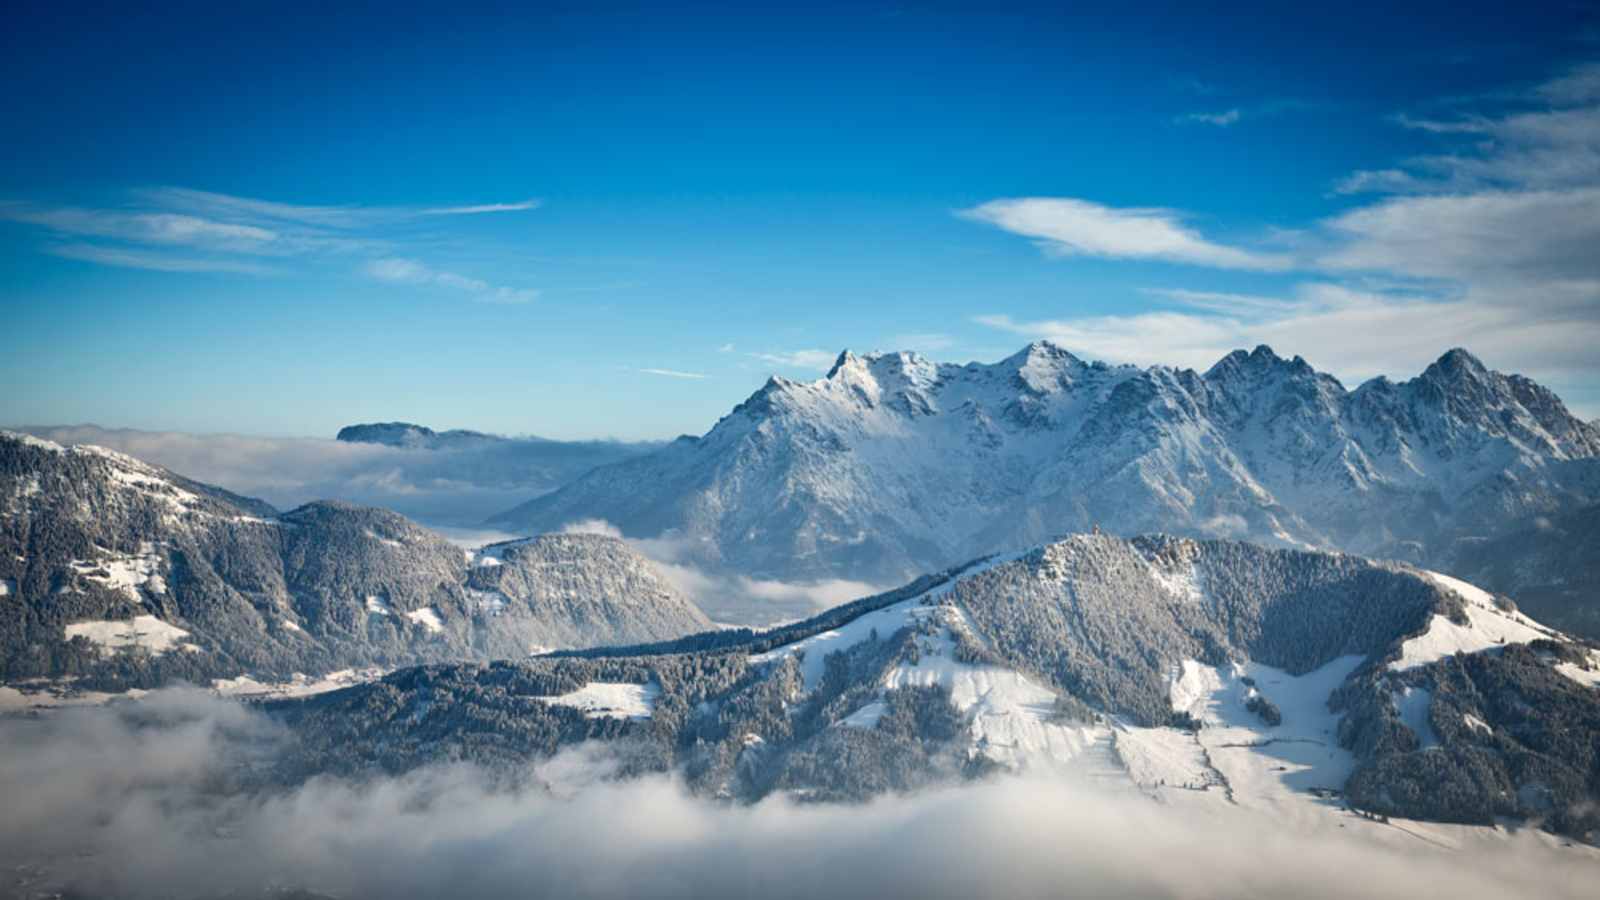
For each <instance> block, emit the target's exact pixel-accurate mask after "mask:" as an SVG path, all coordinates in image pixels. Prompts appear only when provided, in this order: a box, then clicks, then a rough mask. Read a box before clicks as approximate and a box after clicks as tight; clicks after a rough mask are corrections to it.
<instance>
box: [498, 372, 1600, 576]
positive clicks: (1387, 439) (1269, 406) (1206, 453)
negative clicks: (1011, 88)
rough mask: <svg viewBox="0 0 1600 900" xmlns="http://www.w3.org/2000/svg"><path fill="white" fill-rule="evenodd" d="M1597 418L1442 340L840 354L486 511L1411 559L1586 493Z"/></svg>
mask: <svg viewBox="0 0 1600 900" xmlns="http://www.w3.org/2000/svg"><path fill="white" fill-rule="evenodd" d="M1597 454H1600V429H1596V428H1595V427H1594V426H1593V425H1592V424H1589V423H1586V422H1583V421H1581V420H1579V419H1577V418H1575V417H1573V416H1572V415H1571V414H1570V413H1569V412H1568V411H1567V410H1566V408H1565V407H1564V406H1563V405H1562V403H1561V401H1560V400H1559V399H1558V398H1557V397H1556V396H1555V395H1554V394H1552V393H1551V392H1550V391H1548V390H1546V389H1544V388H1542V387H1540V386H1539V385H1537V384H1535V383H1534V382H1532V381H1530V380H1528V379H1526V378H1523V377H1521V376H1517V375H1502V374H1500V373H1498V372H1493V371H1490V370H1488V369H1486V368H1485V367H1484V366H1483V365H1482V364H1481V363H1480V362H1479V361H1478V360H1477V359H1475V358H1474V357H1472V356H1471V355H1470V354H1468V353H1467V352H1465V351H1462V350H1452V351H1451V352H1449V353H1447V354H1445V355H1444V356H1443V357H1441V358H1440V359H1439V360H1438V361H1437V362H1436V363H1434V364H1433V365H1431V366H1429V367H1428V369H1427V371H1425V372H1423V373H1422V374H1421V375H1420V376H1418V377H1416V378H1414V379H1412V380H1410V381H1405V382H1400V383H1395V382H1391V381H1388V380H1386V379H1377V380H1374V381H1370V382H1368V383H1366V384H1363V385H1361V386H1360V387H1359V388H1357V389H1355V390H1353V391H1352V390H1346V389H1345V387H1344V386H1343V385H1341V384H1340V383H1339V382H1338V381H1337V380H1335V379H1334V378H1333V377H1331V376H1329V375H1326V374H1323V373H1319V372H1317V371H1316V370H1314V369H1312V368H1311V366H1309V365H1308V364H1306V362H1305V361H1304V360H1301V359H1300V358H1298V357H1296V358H1294V359H1292V360H1291V359H1283V358H1280V357H1279V356H1277V355H1276V354H1274V353H1273V352H1272V351H1271V350H1270V349H1268V348H1266V347H1258V348H1256V350H1255V351H1253V352H1248V353H1247V352H1245V351H1242V350H1241V351H1236V352H1234V353H1232V354H1230V355H1229V356H1227V357H1225V358H1224V359H1222V360H1221V361H1220V362H1218V363H1217V364H1216V365H1215V366H1213V367H1212V368H1211V369H1210V370H1209V371H1207V372H1205V373H1198V372H1195V371H1192V370H1179V369H1170V368H1166V367H1161V366H1157V367H1153V368H1149V369H1140V368H1136V367H1133V366H1108V365H1105V364H1103V363H1088V362H1084V361H1083V360H1080V359H1078V358H1076V357H1074V356H1072V355H1071V354H1070V353H1068V352H1066V351H1065V350H1062V349H1060V348H1059V347H1056V346H1054V345H1051V344H1049V343H1037V344H1033V345H1030V346H1029V347H1027V348H1025V349H1024V350H1022V351H1021V352H1019V353H1017V354H1016V355H1014V356H1012V357H1010V358H1008V359H1005V360H1003V361H1001V362H998V363H995V364H993V365H980V364H969V365H965V366H957V365H946V364H935V363H932V362H930V361H928V360H926V359H923V358H922V357H920V356H917V355H915V354H908V353H897V354H887V355H872V356H865V357H857V356H854V355H852V354H850V353H848V352H847V353H845V354H843V355H841V356H840V357H839V360H838V362H837V364H836V365H835V366H834V367H833V370H832V371H830V372H829V373H828V375H827V376H826V377H825V378H823V379H820V380H818V381H815V382H810V383H800V382H793V381H788V380H784V379H780V378H774V379H772V380H771V381H769V382H768V383H767V385H766V386H765V387H763V388H762V389H761V390H759V391H757V392H756V393H755V394H754V395H752V396H751V397H750V399H749V400H747V401H746V402H744V403H743V404H741V405H739V406H738V407H736V408H735V409H734V410H733V411H732V412H731V413H730V414H728V415H727V416H726V417H724V418H723V419H722V420H721V421H720V422H718V423H717V425H716V426H715V427H714V428H712V429H711V431H709V432H708V433H707V434H706V435H704V436H703V437H700V438H680V439H679V440H677V441H675V442H673V443H672V444H670V445H668V446H667V447H666V448H664V449H662V450H660V451H658V452H656V453H653V454H650V455H648V456H644V457H640V458H637V459H632V460H627V461H624V462H621V463H616V464H613V465H608V466H604V467H601V468H598V469H596V470H594V471H592V472H590V473H589V474H587V475H585V476H583V477H582V478H579V479H578V480H577V481H575V482H573V483H572V484H569V485H567V486H566V487H564V488H562V489H561V490H559V491H556V492H554V493H552V494H549V495H546V496H543V497H539V498H536V499H534V500H532V501H529V502H528V503H525V504H523V505H522V506H519V507H517V508H515V509H512V510H510V511H508V512H506V513H504V514H502V515H500V516H498V517H496V518H495V519H494V520H493V521H494V522H495V523H496V524H498V525H500V526H502V527H508V528H513V529H518V530H523V531H527V532H537V531H549V530H554V529H556V528H559V527H560V526H562V525H564V524H566V523H568V522H571V521H574V520H578V519H588V518H601V519H605V520H607V521H609V522H611V523H612V524H614V525H616V526H617V527H619V528H620V529H621V530H622V531H623V533H625V534H626V535H628V536H630V537H658V536H666V537H672V538H677V539H679V540H680V541H681V542H682V545H683V546H684V547H686V548H689V550H688V552H690V553H692V554H696V555H697V559H698V561H699V562H700V563H702V564H705V565H712V566H724V567H727V568H730V569H734V570H738V571H741V572H744V573H747V574H752V575H761V576H767V577H774V578H784V579H797V578H819V577H851V578H860V579H867V580H892V579H894V578H904V577H910V575H912V574H914V573H916V572H922V571H929V570H932V569H935V568H938V567H941V566H946V565H950V564H952V563H954V562H958V561H960V560H963V559H968V558H971V557H972V556H974V555H977V554H981V553H987V552H994V551H1001V550H1005V549H1007V548H1015V547H1024V546H1029V545H1032V544H1037V543H1039V542H1041V541H1043V540H1048V539H1049V538H1050V537H1051V536H1053V535H1057V534H1062V533H1065V532H1069V531H1086V530H1089V529H1090V528H1091V527H1093V526H1099V527H1100V528H1102V529H1104V530H1107V531H1111V532H1115V533H1122V534H1134V533H1140V532H1145V531H1157V530H1159V531H1168V532H1177V533H1184V534H1191V535H1197V536H1205V535H1211V536H1232V537H1248V538H1251V539H1254V540H1260V541H1265V542H1269V543H1273V544H1277V545H1280V546H1282V545H1289V546H1310V547H1322V548H1338V549H1343V550H1347V551H1350V552H1358V553H1366V554H1376V555H1383V556H1397V557H1401V558H1407V559H1412V560H1416V561H1429V560H1434V559H1437V558H1438V557H1439V555H1440V554H1441V553H1443V552H1445V551H1446V550H1447V549H1448V548H1449V547H1451V546H1453V545H1454V543H1455V542H1456V541H1457V539H1458V538H1460V537H1462V536H1467V535H1480V536H1481V535H1490V534H1494V533H1497V532H1499V531H1501V530H1503V529H1504V528H1506V527H1507V526H1508V525H1509V524H1510V523H1513V522H1516V521H1519V520H1522V519H1525V518H1527V517H1531V516H1534V515H1540V514H1548V513H1552V512H1559V511H1562V510H1566V509H1571V508H1575V507H1577V506H1580V505H1583V504H1586V503H1592V502H1596V501H1597V500H1600V462H1597V460H1596V456H1597Z"/></svg>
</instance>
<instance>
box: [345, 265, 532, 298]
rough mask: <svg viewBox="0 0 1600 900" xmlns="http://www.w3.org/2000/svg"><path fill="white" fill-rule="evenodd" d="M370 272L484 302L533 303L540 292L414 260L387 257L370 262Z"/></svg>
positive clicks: (368, 266)
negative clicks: (447, 270)
mask: <svg viewBox="0 0 1600 900" xmlns="http://www.w3.org/2000/svg"><path fill="white" fill-rule="evenodd" d="M365 271H366V273H367V274H368V275H369V276H371V277H373V278H376V279H377V280H379V281H387V282H391V283H395V284H411V285H437V286H439V287H444V288H449V289H451V290H455V291H461V292H464V293H467V294H471V295H472V297H473V299H474V300H478V301H481V302H484V303H507V304H515V303H532V302H533V301H534V300H536V299H538V297H539V292H538V291H536V290H532V289H530V288H513V287H507V286H505V285H497V284H490V283H489V282H487V281H484V280H482V279H479V278H472V277H469V276H466V275H460V274H457V273H455V272H445V271H441V270H439V269H434V268H431V267H429V266H427V265H425V264H423V263H421V262H418V261H417V260H414V259H403V258H401V257H394V256H391V257H386V258H384V259H375V260H373V261H371V262H369V263H367V265H366V267H365Z"/></svg>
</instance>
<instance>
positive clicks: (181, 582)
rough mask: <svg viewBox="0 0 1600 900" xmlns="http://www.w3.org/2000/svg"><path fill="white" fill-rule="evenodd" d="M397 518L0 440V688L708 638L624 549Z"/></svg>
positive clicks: (680, 602)
mask: <svg viewBox="0 0 1600 900" xmlns="http://www.w3.org/2000/svg"><path fill="white" fill-rule="evenodd" d="M487 556H494V557H496V559H495V562H497V563H502V564H501V565H498V566H495V567H484V566H475V565H471V560H472V558H473V557H474V554H471V553H466V552H464V551H462V550H461V549H460V548H458V547H456V546H454V545H453V544H451V543H449V542H448V541H446V540H445V539H444V538H442V537H440V536H439V535H437V534H434V533H433V532H431V531H428V530H426V529H424V528H421V527H420V526H418V525H416V524H415V523H412V522H410V521H409V520H407V519H405V518H404V517H402V516H399V515H397V514H395V513H391V512H387V511H385V510H379V509H372V508H367V507H358V506H352V505H349V504H344V503H335V502H319V503H310V504H306V505H305V506H302V507H300V508H298V509H295V510H293V511H291V512H287V513H281V514H280V513H278V512H277V511H276V510H274V509H272V508H271V507H269V506H267V505H266V504H263V503H260V502H259V501H255V500H250V499H247V498H242V497H237V496H234V495H232V494H229V493H227V492H226V491H222V490H220V489H217V488H213V487H210V486H207V485H203V484H199V483H196V482H193V481H189V480H188V479H185V478H183V477H181V476H178V475H175V474H174V473H171V472H168V471H166V470H164V469H160V468H158V467H155V466H151V465H147V464H145V463H142V462H140V461H139V460H136V459H134V458H132V457H129V456H125V455H123V454H120V453H115V452H113V451H109V450H105V449H103V448H99V447H92V446H83V445H80V446H72V447H64V446H61V445H58V444H54V443H51V442H48V441H43V440H39V439H37V438H32V437H27V436H24V435H13V434H9V433H3V432H0V588H3V590H0V682H6V681H17V680H20V679H26V678H61V677H76V678H79V679H85V680H86V685H85V686H88V685H93V686H98V687H104V688H121V687H128V686H152V685H155V684H162V683H167V682H170V681H173V680H183V681H189V682H193V683H201V684H205V683H210V682H211V681H212V680H213V679H216V678H235V677H238V676H242V675H253V676H257V677H258V678H259V679H261V680H265V681H272V682H279V681H286V680H288V679H290V678H292V677H293V676H294V675H295V674H296V673H303V674H309V675H311V676H317V675H322V674H325V673H327V672H332V671H336V670H340V669H346V668H350V667H372V666H375V667H380V668H384V669H391V668H394V667H396V666H400V665H409V664H415V663H421V662H431V661H445V660H461V659H483V658H495V657H508V656H509V657H516V656H522V655H526V654H527V653H529V652H532V651H534V650H543V649H548V648H552V647H574V646H592V645H594V644H598V643H618V642H634V641H645V640H659V639H664V638H670V637H676V636H678V635H682V634H686V633H689V632H691V631H695V630H699V629H703V628H706V627H708V626H709V624H710V623H709V622H708V621H707V619H706V618H705V616H704V615H703V614H702V613H701V612H700V610H698V609H697V608H696V607H695V606H694V605H693V604H692V603H690V602H689V601H687V600H686V599H684V598H683V597H682V596H681V595H679V594H678V593H677V592H676V591H675V590H674V589H672V587H671V586H670V585H668V584H667V583H666V582H665V581H664V580H663V579H662V578H661V576H660V574H659V573H657V572H656V571H655V570H654V568H653V566H652V564H651V563H650V562H648V561H647V560H645V559H644V558H643V557H642V556H640V555H638V554H637V553H636V552H634V551H633V550H632V549H631V548H630V547H628V545H626V544H625V543H623V542H622V541H619V540H615V539H611V538H605V537H597V536H587V535H584V536H565V535H553V536H549V537H545V538H535V539H531V540H526V541H519V542H514V543H513V544H507V545H500V546H498V547H496V548H493V549H492V550H490V551H489V553H488V554H487Z"/></svg>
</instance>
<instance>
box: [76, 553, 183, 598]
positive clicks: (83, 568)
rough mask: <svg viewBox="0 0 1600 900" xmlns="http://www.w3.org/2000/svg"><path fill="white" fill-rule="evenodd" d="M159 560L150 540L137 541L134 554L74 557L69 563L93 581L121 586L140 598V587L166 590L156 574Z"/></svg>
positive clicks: (82, 575) (110, 585)
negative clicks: (90, 558)
mask: <svg viewBox="0 0 1600 900" xmlns="http://www.w3.org/2000/svg"><path fill="white" fill-rule="evenodd" d="M160 564H161V560H160V557H159V556H158V555H157V554H156V552H155V548H154V546H153V545H151V544H150V543H149V542H145V543H142V544H140V545H139V552H138V553H137V554H133V555H125V554H109V553H108V555H107V556H106V557H104V558H102V559H98V560H74V561H72V562H71V563H70V564H69V565H71V566H72V569H73V571H75V572H77V573H78V575H80V576H81V577H83V579H84V580H86V581H93V582H96V583H98V584H100V585H102V586H104V587H107V588H110V589H111V590H120V591H122V592H123V593H125V594H127V595H128V597H130V598H131V599H134V600H138V599H139V590H138V589H139V587H140V586H144V587H145V588H146V589H147V590H148V591H150V592H151V593H153V594H161V593H165V592H166V589H167V586H166V582H165V581H163V580H162V579H161V577H160V576H159V575H157V574H156V571H157V569H158V568H159V567H160Z"/></svg>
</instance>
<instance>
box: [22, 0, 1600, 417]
mask: <svg viewBox="0 0 1600 900" xmlns="http://www.w3.org/2000/svg"><path fill="white" fill-rule="evenodd" d="M223 6H226V7H229V8H227V9H223V10H217V9H210V8H207V6H204V5H193V6H185V5H181V4H161V5H160V9H159V11H155V12H145V13H130V12H128V11H126V10H121V9H120V8H119V6H117V5H113V6H108V7H105V8H103V9H100V10H96V9H94V8H91V7H81V6H74V5H72V4H54V3H52V4H24V5H22V6H18V7H13V8H12V9H11V10H10V11H9V12H8V22H7V27H6V28H3V29H0V77H3V78H4V80H5V83H6V84H7V85H8V89H7V90H6V91H4V92H0V121H4V122H6V123H7V126H6V146H7V158H8V162H9V165H7V166H5V167H4V168H3V170H0V308H3V322H4V324H5V328H4V331H5V333H6V344H7V350H6V352H5V353H4V355H0V384H4V385H5V386H6V387H7V389H6V390H5V391H3V392H0V422H5V423H11V424H52V423H66V422H93V423H96V424H101V425H106V426H113V427H135V428H148V429H165V430H188V431H207V432H210V431H227V432H239V433H253V434H304V435H327V434H331V433H332V432H333V431H334V430H336V429H337V428H338V427H339V426H340V425H342V424H346V423H349V422H352V421H360V420H373V419H393V418H403V419H409V420H413V421H419V422H423V423H426V424H430V425H434V426H436V427H472V428H479V429H485V430H491V431H498V432H507V433H535V434H541V435H546V436H552V437H587V436H619V437H627V438H642V437H663V436H671V435H674V434H677V433H681V432H695V433H698V432H702V431H704V430H705V429H706V428H707V427H709V426H710V425H711V424H712V423H713V422H714V421H715V419H716V418H717V417H718V416H720V415H722V414H723V413H725V412H726V411H727V410H728V408H730V407H731V406H732V405H733V404H734V403H737V402H738V401H739V400H741V399H743V397H744V396H746V395H747V394H748V393H749V392H750V391H752V390H754V389H755V388H756V387H758V386H759V385H760V384H761V382H762V381H763V380H765V378H766V377H767V376H768V375H769V374H774V373H776V374H782V375H785V376H788V377H793V378H809V377H816V376H817V375H819V374H820V372H821V370H822V369H825V368H826V365H827V363H828V362H829V361H831V359H832V357H833V355H834V354H836V353H837V352H838V350H840V349H841V348H844V347H850V348H852V349H856V350H870V349H914V350H920V351H922V352H924V353H926V354H927V355H930V356H933V357H935V358H938V359H947V360H952V361H966V360H969V359H981V360H992V359H996V358H999V357H1001V356H1004V355H1006V354H1008V353H1010V352H1012V351H1014V350H1015V349H1016V348H1017V347H1019V346H1021V345H1022V344H1023V343H1025V342H1026V341H1028V340H1031V339H1034V338H1040V337H1047V338H1051V339H1054V340H1057V341H1058V342H1061V343H1063V344H1065V345H1067V346H1069V347H1070V348H1071V349H1073V350H1075V351H1077V352H1079V353H1080V354H1082V355H1084V356H1088V357H1093V358H1103V359H1108V360H1111V361H1118V362H1121V361H1130V362H1137V363H1141V364H1150V363H1157V362H1161V363H1169V364H1175V365H1189V366H1196V367H1203V366H1205V365H1207V364H1209V362H1211V361H1214V359H1215V358H1216V357H1218V356H1220V355H1222V353H1224V352H1226V351H1227V350H1228V349H1230V348H1232V347H1235V346H1249V345H1253V344H1254V343H1257V342H1261V341H1266V342H1268V343H1271V344H1273V346H1274V347H1275V348H1276V349H1278V351H1279V352H1280V353H1284V354H1285V355H1289V354H1300V355H1303V356H1305V357H1306V358H1307V359H1308V360H1310V361H1311V362H1312V363H1313V364H1315V365H1317V366H1319V367H1321V368H1325V369H1328V370H1330V371H1332V372H1334V373H1335V374H1338V375H1339V376H1340V377H1341V378H1344V379H1346V381H1347V382H1349V383H1352V384H1353V383H1354V382H1356V381H1359V380H1360V379H1362V378H1365V377H1369V376H1371V375H1374V374H1379V373H1383V374H1389V375H1391V376H1408V375H1411V374H1415V373H1416V372H1417V371H1419V370H1420V369H1421V368H1422V366H1424V365H1425V364H1426V363H1427V362H1428V361H1429V360H1431V359H1432V358H1434V357H1436V356H1437V355H1438V354H1439V353H1441V352H1442V351H1443V350H1445V349H1447V348H1448V347H1451V346H1455V345H1465V346H1467V347H1469V348H1470V349H1472V350H1474V351H1475V352H1477V353H1478V354H1479V355H1480V356H1482V357H1483V358H1484V359H1485V361H1486V362H1488V363H1489V364H1490V365H1492V366H1495V367H1497V368H1502V369H1507V370H1517V371H1523V372H1526V373H1528V374H1530V375H1533V376H1535V377H1537V378H1540V379H1541V380H1543V381H1545V382H1547V383H1549V384H1551V385H1552V386H1554V387H1556V388H1557V389H1558V390H1559V391H1560V392H1561V393H1562V394H1563V396H1564V397H1566V399H1567V400H1568V402H1569V403H1570V404H1572V405H1573V406H1574V407H1575V408H1576V409H1578V410H1579V411H1580V412H1582V413H1583V414H1585V415H1589V416H1595V415H1600V253H1596V252H1595V248H1596V247H1600V9H1597V7H1596V5H1595V4H1592V3H1588V4H1584V3H1568V4H1550V5H1548V6H1544V5H1540V4H1521V5H1518V6H1517V7H1516V8H1515V9H1507V8H1505V4H1484V5H1481V6H1476V7H1475V6H1473V5H1472V4H1466V5H1462V4H1448V5H1443V4H1441V5H1438V6H1436V7H1432V8H1429V7H1427V6H1425V5H1424V6H1413V7H1412V8H1410V9H1408V10H1406V11H1405V12H1404V14H1399V13H1393V12H1386V11H1384V10H1382V9H1381V8H1376V7H1375V8H1372V9H1366V10H1363V9H1361V8H1358V7H1340V8H1338V9H1329V10H1318V11H1293V12H1287V11H1284V10H1281V9H1280V10H1274V8H1273V7H1272V6H1267V5H1263V6H1260V7H1257V8H1254V9H1248V8H1238V9H1236V10H1235V11H1234V12H1232V13H1230V14H1227V15H1220V14H1217V13H1215V12H1212V11H1200V10H1185V9H1183V8H1181V7H1178V6H1170V7H1169V6H1162V5H1144V4H1126V3H1123V4H1114V5H1107V6H1105V7H1101V8H1098V9H1084V10H1080V11H1075V12H1063V11H1061V10H1056V9H1050V8H1048V7H1036V8H1030V7H1027V6H1008V5H1006V4H999V3H985V4H981V5H970V6H960V5H955V4H937V5H905V6H895V5H882V6H874V5H870V4H852V5H841V6H837V7H829V6H827V5H818V4H809V5H806V6H803V7H792V8H788V9H780V8H778V7H767V8H762V9H759V10H758V9H751V8H740V9H730V8H719V7H715V6H698V5H683V4H677V5H667V4H651V5H643V6H626V5H616V4H575V5H572V6H569V7H562V6H557V5H547V6H542V7H533V6H531V5H523V6H521V7H514V6H508V7H504V8H501V9H495V8H489V7H474V6H473V5H472V4H466V3H458V4H453V5H452V6H450V7H449V8H448V10H447V11H446V12H437V11H435V12H410V11H406V10H404V9H394V8H388V7H381V6H376V5H374V6H372V7H366V8H362V7H358V6H356V5H344V4H319V5H298V6H297V5H295V4H289V5H288V6H287V7H283V6H281V5H278V6H269V5H265V4H223Z"/></svg>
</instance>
